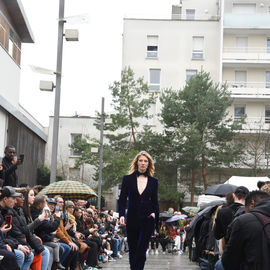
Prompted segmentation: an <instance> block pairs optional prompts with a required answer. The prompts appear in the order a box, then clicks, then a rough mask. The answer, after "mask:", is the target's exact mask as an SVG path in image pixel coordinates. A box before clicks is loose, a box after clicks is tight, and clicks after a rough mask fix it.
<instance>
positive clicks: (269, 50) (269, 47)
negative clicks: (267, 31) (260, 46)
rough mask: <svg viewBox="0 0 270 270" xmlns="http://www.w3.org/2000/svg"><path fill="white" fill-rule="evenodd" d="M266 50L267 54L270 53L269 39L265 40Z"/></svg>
mask: <svg viewBox="0 0 270 270" xmlns="http://www.w3.org/2000/svg"><path fill="white" fill-rule="evenodd" d="M266 46H267V48H266V50H267V53H270V38H268V39H267V45H266Z"/></svg>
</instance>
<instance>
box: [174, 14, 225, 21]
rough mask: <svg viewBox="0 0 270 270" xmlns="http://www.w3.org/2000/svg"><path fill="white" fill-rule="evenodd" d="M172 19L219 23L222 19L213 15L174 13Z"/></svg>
mask: <svg viewBox="0 0 270 270" xmlns="http://www.w3.org/2000/svg"><path fill="white" fill-rule="evenodd" d="M172 18H173V19H174V20H184V21H218V20H219V19H220V17H219V16H217V15H211V14H196V13H195V14H194V15H193V14H185V13H182V14H179V13H173V14H172Z"/></svg>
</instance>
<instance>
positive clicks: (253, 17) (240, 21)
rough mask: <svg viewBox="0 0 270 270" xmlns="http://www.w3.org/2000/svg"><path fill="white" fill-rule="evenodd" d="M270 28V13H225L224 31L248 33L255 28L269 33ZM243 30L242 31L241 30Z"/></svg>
mask: <svg viewBox="0 0 270 270" xmlns="http://www.w3.org/2000/svg"><path fill="white" fill-rule="evenodd" d="M269 28H270V13H255V14H233V13H227V14H224V32H226V33H238V34H239V33H246V32H248V31H251V32H254V30H256V31H258V32H261V33H268V31H269ZM239 30H241V32H240V31H239Z"/></svg>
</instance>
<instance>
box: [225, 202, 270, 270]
mask: <svg viewBox="0 0 270 270" xmlns="http://www.w3.org/2000/svg"><path fill="white" fill-rule="evenodd" d="M256 211H258V212H260V213H262V214H264V215H266V216H269V217H270V199H266V200H263V201H262V202H261V203H259V204H258V205H257V206H256V207H254V208H253V209H252V210H251V211H250V213H247V214H243V215H241V216H239V217H237V218H236V219H235V220H234V221H233V224H232V232H231V236H230V239H229V241H228V243H227V244H226V248H225V250H224V253H223V255H222V264H223V266H224V269H225V270H262V265H261V263H262V236H263V229H262V224H261V223H260V221H259V220H258V219H257V217H256V216H255V215H253V214H252V212H256ZM268 269H270V265H269V268H268Z"/></svg>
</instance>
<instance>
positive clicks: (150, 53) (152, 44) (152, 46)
mask: <svg viewBox="0 0 270 270" xmlns="http://www.w3.org/2000/svg"><path fill="white" fill-rule="evenodd" d="M147 57H149V58H157V57H158V36H147Z"/></svg>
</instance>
